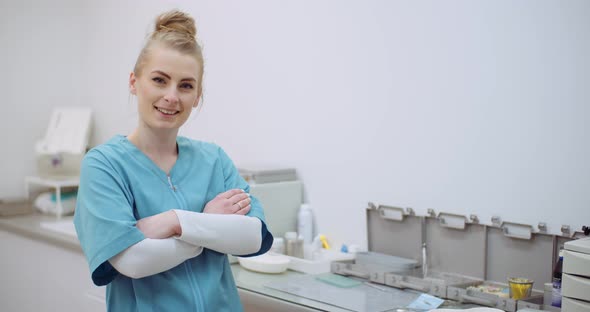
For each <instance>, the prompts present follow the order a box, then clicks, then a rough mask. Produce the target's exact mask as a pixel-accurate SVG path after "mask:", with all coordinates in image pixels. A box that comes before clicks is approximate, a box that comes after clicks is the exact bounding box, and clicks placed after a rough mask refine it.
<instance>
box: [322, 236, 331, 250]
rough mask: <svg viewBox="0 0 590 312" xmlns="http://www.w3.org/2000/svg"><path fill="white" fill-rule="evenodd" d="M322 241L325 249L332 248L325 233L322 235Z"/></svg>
mask: <svg viewBox="0 0 590 312" xmlns="http://www.w3.org/2000/svg"><path fill="white" fill-rule="evenodd" d="M320 241H321V242H322V247H324V249H330V244H328V240H327V239H326V236H325V235H323V234H321V235H320Z"/></svg>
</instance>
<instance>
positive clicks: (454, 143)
mask: <svg viewBox="0 0 590 312" xmlns="http://www.w3.org/2000/svg"><path fill="white" fill-rule="evenodd" d="M171 7H180V8H182V9H186V10H188V11H189V12H190V13H191V14H193V15H194V16H195V17H196V18H197V22H198V32H199V36H200V40H201V41H202V42H203V44H204V53H205V58H206V74H205V75H206V76H205V77H206V78H205V79H206V81H205V105H204V107H203V109H202V111H201V112H200V113H199V114H196V116H194V117H192V118H191V119H190V120H189V122H188V124H187V126H186V127H185V128H184V129H182V133H183V134H185V135H187V136H190V137H193V138H197V139H203V140H207V141H215V142H217V143H218V144H220V145H221V146H223V147H224V148H225V149H226V150H227V151H228V153H229V154H230V155H231V156H232V157H233V159H234V161H235V162H236V163H237V164H240V163H272V164H282V165H285V166H293V167H296V168H297V169H298V171H299V174H300V176H301V178H302V180H303V181H304V183H305V188H306V196H307V199H308V200H309V202H310V203H311V204H312V206H313V208H314V209H315V210H316V215H317V218H318V223H319V226H320V230H321V231H322V232H324V233H326V234H327V235H328V237H331V238H335V239H336V240H338V241H346V242H354V243H360V244H364V243H365V239H366V237H365V229H364V224H365V221H364V208H365V207H366V205H367V202H368V201H373V202H376V203H382V204H389V205H399V206H403V207H408V206H410V207H413V208H414V209H415V210H416V211H417V212H418V213H425V211H426V209H427V208H433V209H435V211H437V212H440V211H444V212H454V213H462V214H476V215H478V217H479V218H480V219H481V220H482V222H485V223H489V220H490V218H491V216H492V215H498V216H500V217H501V218H502V219H503V220H506V221H513V222H524V223H530V224H533V225H536V224H537V223H538V222H547V223H548V225H549V230H550V231H551V232H554V233H557V232H559V227H560V226H561V224H569V225H571V226H572V227H574V228H579V227H580V226H581V225H583V224H588V223H590V222H589V220H590V209H588V206H590V205H589V204H590V192H588V191H587V190H588V189H590V165H589V162H588V159H590V147H589V146H588V142H589V134H590V131H589V130H590V129H589V126H588V125H589V124H590V123H589V122H590V120H589V119H590V112H589V110H590V108H589V106H588V100H589V99H590V91H589V90H590V88H588V87H587V86H588V85H590V60H589V59H588V57H587V56H588V55H590V36H589V32H590V20H589V19H588V18H587V16H588V15H589V14H590V2H588V1H583V0H580V1H567V2H564V1H557V0H555V1H547V0H545V1H518V2H515V1H477V2H474V1H444V2H443V1H376V0H373V1H298V2H276V1H270V0H265V1H263V0H256V1H247V2H239V1H212V0H211V1H191V2H188V1H155V0H152V1H141V2H140V1H122V2H121V1H100V2H98V1H92V2H88V3H87V4H86V7H85V8H83V9H80V10H81V11H83V12H84V13H83V14H85V19H84V23H83V24H81V25H82V29H87V32H85V33H84V34H83V37H84V41H83V42H85V44H86V45H85V47H84V48H83V49H84V53H83V55H82V56H79V55H78V56H77V58H78V59H77V60H79V61H80V64H81V66H82V68H83V71H82V75H81V78H80V79H72V78H71V77H69V76H65V75H61V74H60V75H59V76H58V77H59V79H55V80H57V82H58V83H56V82H55V81H53V80H54V79H52V80H51V81H43V82H42V83H43V84H45V83H47V84H49V85H50V86H53V88H50V87H48V88H49V89H51V90H53V91H54V92H55V93H56V94H57V95H56V97H57V96H62V97H65V96H70V97H71V95H70V94H69V93H67V91H70V88H71V89H74V90H76V92H78V93H77V95H76V96H78V97H79V98H81V99H82V102H83V103H85V104H86V105H90V106H91V107H93V108H94V109H95V111H96V116H95V117H96V118H95V120H96V127H95V138H94V142H95V143H100V142H103V141H105V140H106V139H108V138H109V137H110V136H112V135H114V134H116V133H127V132H128V131H129V130H130V129H132V127H133V126H134V124H135V120H136V119H135V117H134V114H135V108H134V105H135V104H134V102H130V101H129V99H128V93H127V86H126V84H127V76H128V73H129V71H130V70H131V68H132V66H133V64H134V62H135V58H136V56H137V53H138V51H139V49H140V47H141V43H142V40H143V37H144V36H145V35H146V34H147V31H148V30H149V27H148V24H149V23H150V22H151V21H152V20H153V17H154V16H155V15H156V14H157V13H158V12H160V11H162V10H164V9H166V8H171ZM25 13H26V14H28V13H27V12H25ZM1 14H4V13H1ZM76 18H77V17H71V16H70V17H67V19H76ZM2 28H4V27H2ZM46 31H47V30H38V32H37V33H36V34H37V35H40V34H41V35H42V34H44V33H45V32H46ZM71 31H72V32H73V33H74V34H76V35H80V34H79V30H71ZM2 35H3V37H4V32H3V33H2ZM12 36H13V37H11V39H10V40H15V41H16V40H17V39H18V36H16V35H14V34H13V35H12ZM29 44H30V45H34V43H29ZM70 45H71V44H70ZM19 51H20V50H18V51H16V52H19ZM73 51H79V50H76V49H73ZM12 53H15V52H12ZM19 53H20V52H19ZM80 58H81V59H80ZM16 64H18V66H21V67H26V68H27V70H29V71H30V72H33V69H31V68H30V66H28V64H29V63H27V62H26V61H25V60H21V61H20V62H18V63H16ZM43 66H46V67H43V68H51V66H55V65H52V64H48V65H43ZM4 78H5V79H6V77H4ZM10 80H12V78H10ZM66 86H67V87H66ZM13 89H14V91H11V93H9V94H13V98H12V99H13V100H18V99H19V97H18V96H21V95H22V94H23V93H25V94H26V93H27V92H25V91H26V90H27V89H25V87H24V86H16V87H15V88H12V89H11V90H13ZM20 99H21V100H20V101H19V102H20V103H21V104H19V105H18V107H20V106H21V105H22V102H23V100H22V98H20ZM68 99H70V98H68ZM72 99H75V98H72ZM25 102H26V103H28V105H27V107H28V108H27V109H29V110H32V109H33V108H40V107H41V106H42V108H43V109H44V110H45V111H48V110H49V107H50V106H49V105H48V104H37V103H36V102H31V101H25ZM3 107H5V105H3ZM27 112H28V111H27ZM0 118H2V121H3V122H2V124H3V125H4V124H5V122H7V125H9V126H10V127H8V129H21V128H22V127H23V126H22V125H24V124H26V125H27V126H29V127H31V128H29V130H26V131H24V132H18V133H17V134H15V135H14V136H13V135H12V134H11V135H10V136H9V137H7V138H4V135H3V138H2V143H3V149H4V146H6V145H7V144H8V146H9V147H12V148H14V146H16V145H17V144H18V146H22V147H21V148H20V150H18V152H16V151H14V152H12V153H11V154H9V155H6V156H3V157H4V158H3V159H6V160H7V161H4V162H3V167H2V168H3V172H4V166H7V165H6V163H7V162H11V163H17V164H18V165H16V166H15V165H10V168H7V169H10V170H13V171H10V174H9V175H6V176H4V175H3V176H2V177H1V178H0V179H2V180H0V183H1V184H0V185H1V186H2V188H1V189H0V195H13V194H14V193H18V192H19V190H20V187H21V186H20V181H21V180H22V177H21V176H22V175H24V174H21V172H23V171H25V172H27V171H30V170H31V169H30V168H31V165H32V157H31V158H27V159H24V158H23V156H22V155H25V154H26V153H28V152H29V151H30V150H31V149H30V148H29V147H28V146H32V144H33V139H34V138H36V136H37V135H38V134H39V133H42V131H43V129H44V128H43V127H39V126H38V125H37V123H36V122H34V121H33V120H30V119H27V121H26V122H16V121H14V120H13V118H9V117H6V116H3V117H0ZM34 118H39V119H42V117H34ZM39 121H41V120H39ZM32 129H36V130H32ZM4 142H8V143H7V144H6V143H4ZM26 155H27V156H26V157H29V154H26ZM23 160H26V161H28V162H29V163H24V161H23ZM18 166H20V169H19V168H16V169H13V167H18ZM15 170H20V171H15ZM15 185H16V186H15Z"/></svg>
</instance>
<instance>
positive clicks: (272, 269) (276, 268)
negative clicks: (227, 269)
mask: <svg viewBox="0 0 590 312" xmlns="http://www.w3.org/2000/svg"><path fill="white" fill-rule="evenodd" d="M237 258H238V262H239V263H240V265H241V266H242V267H243V268H245V269H248V270H250V271H255V272H261V273H283V272H285V271H286V270H287V267H288V266H289V262H290V260H289V258H288V257H287V256H284V255H280V254H275V253H273V252H267V253H265V254H263V255H260V256H255V257H247V258H242V257H237Z"/></svg>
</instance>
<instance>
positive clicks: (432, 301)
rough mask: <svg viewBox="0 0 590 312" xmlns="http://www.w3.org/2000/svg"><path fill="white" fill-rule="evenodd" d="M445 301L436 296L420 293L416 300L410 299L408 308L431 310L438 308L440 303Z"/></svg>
mask: <svg viewBox="0 0 590 312" xmlns="http://www.w3.org/2000/svg"><path fill="white" fill-rule="evenodd" d="M443 302H445V301H444V300H443V299H440V298H438V297H434V296H431V295H428V294H422V295H420V297H418V298H416V300H414V301H412V302H411V303H410V304H409V305H408V308H410V309H415V310H426V311H429V310H432V309H436V308H438V307H439V306H440V305H441V304H443Z"/></svg>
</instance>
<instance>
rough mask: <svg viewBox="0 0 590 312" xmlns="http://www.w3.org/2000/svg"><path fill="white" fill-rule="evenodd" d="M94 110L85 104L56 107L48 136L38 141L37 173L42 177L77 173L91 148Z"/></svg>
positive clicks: (62, 177) (71, 175) (74, 174)
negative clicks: (81, 105) (89, 145)
mask: <svg viewBox="0 0 590 312" xmlns="http://www.w3.org/2000/svg"><path fill="white" fill-rule="evenodd" d="M91 121H92V111H91V110H90V109H89V108H85V107H61V108H56V109H54V110H53V113H52V115H51V119H50V121H49V126H48V128H47V132H46V133H45V137H44V138H43V139H41V140H40V141H38V142H37V144H36V145H35V153H36V155H37V174H38V175H39V176H40V177H43V178H52V179H64V178H66V179H67V178H72V177H77V176H78V175H79V174H80V164H81V163H82V159H83V158H84V154H85V153H86V150H87V148H88V144H89V139H90V129H91Z"/></svg>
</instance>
